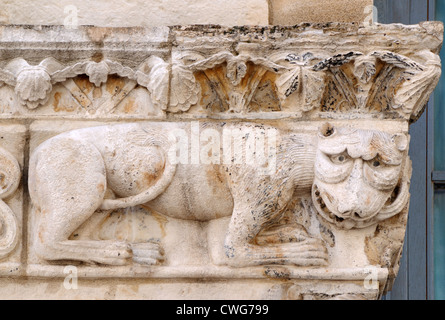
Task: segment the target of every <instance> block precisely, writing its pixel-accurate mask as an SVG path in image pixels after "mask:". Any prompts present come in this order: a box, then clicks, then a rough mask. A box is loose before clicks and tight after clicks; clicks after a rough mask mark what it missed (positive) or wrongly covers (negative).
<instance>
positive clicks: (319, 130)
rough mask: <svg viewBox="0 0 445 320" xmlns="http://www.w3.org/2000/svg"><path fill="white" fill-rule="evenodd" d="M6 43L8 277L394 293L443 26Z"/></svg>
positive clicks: (3, 207) (47, 36)
mask: <svg viewBox="0 0 445 320" xmlns="http://www.w3.org/2000/svg"><path fill="white" fill-rule="evenodd" d="M1 28H2V29H1V31H2V32H1V33H0V50H1V52H2V59H3V60H1V61H0V259H1V260H0V275H4V274H5V273H3V274H2V272H3V271H2V270H6V269H7V268H9V270H12V269H11V265H12V264H14V266H15V265H18V266H19V267H20V268H21V269H20V271H17V272H18V273H19V272H20V275H25V276H27V277H34V276H36V277H40V278H42V277H43V278H44V277H61V276H63V270H64V269H63V268H64V266H65V265H66V264H67V263H68V264H72V263H75V264H76V266H78V268H79V269H80V270H81V272H79V274H81V275H82V276H84V277H92V278H96V277H109V278H132V277H138V278H140V277H145V278H151V277H152V278H157V279H161V280H160V281H163V280H162V279H164V278H166V279H167V280H166V281H170V280H171V279H188V280H187V281H189V280H190V282H193V281H195V280H196V281H199V279H202V278H203V277H204V278H207V279H225V280H227V279H230V280H234V279H235V280H236V279H241V278H242V279H250V280H252V281H256V283H257V284H258V286H260V285H261V286H269V287H267V289H262V291H261V292H262V294H261V295H260V294H259V293H258V296H255V297H256V298H257V297H259V298H283V299H287V298H292V299H300V298H301V299H306V298H308V299H309V298H314V299H319V298H320V299H321V298H330V299H331V298H332V299H342V298H377V297H379V296H381V295H382V294H383V293H384V292H386V291H387V290H388V289H389V288H390V287H391V284H392V281H393V280H394V277H395V275H396V274H397V270H398V264H399V261H400V254H401V250H402V246H403V239H404V234H405V229H406V221H407V215H408V208H409V199H410V194H409V187H410V178H411V160H410V159H409V156H408V149H409V140H410V136H409V125H410V124H411V123H412V122H414V121H416V120H417V119H418V118H419V117H420V116H421V114H422V112H423V109H424V106H425V104H426V103H427V101H428V98H429V96H430V94H431V92H432V91H433V89H434V87H435V86H436V84H437V82H438V80H439V77H440V75H441V63H440V58H439V56H438V53H439V49H440V47H441V45H442V38H443V35H442V34H443V25H442V24H441V23H437V22H427V23H422V24H419V25H413V26H403V25H379V24H377V25H373V26H361V25H356V24H344V23H331V24H300V25H296V26H292V27H279V26H264V27H232V28H228V27H221V26H176V27H165V28H152V29H150V28H94V27H84V26H82V27H79V29H76V30H66V29H64V28H62V27H60V26H51V27H49V26H47V27H44V26H42V27H26V28H25V27H20V26H4V27H1ZM16 39H21V40H20V41H17V40H16ZM37 47H38V48H39V50H35V48H37ZM9 122H12V123H9ZM17 123H18V124H17ZM10 128H13V129H10ZM11 130H12V131H13V130H18V131H20V134H19V135H12V134H11ZM19 138H20V139H19ZM28 138H29V139H28ZM6 150H8V151H6ZM22 160H23V161H22ZM24 164H25V165H24ZM21 176H24V177H27V178H28V181H27V183H26V184H24V185H25V186H26V187H27V188H25V189H26V190H23V191H24V192H23V194H22V193H21V192H22V190H21V187H20V182H21ZM22 208H25V210H24V211H25V212H24V213H23V217H22V216H21V210H22ZM23 223H24V224H25V225H22V224H23ZM22 228H25V229H26V232H25V233H24V234H25V235H27V239H24V238H23V235H22V233H21V232H20V230H21V229H22ZM21 250H23V251H21ZM25 256H26V259H23V257H25ZM19 267H17V268H19ZM2 268H3V269H2ZM17 270H18V269H17ZM197 279H198V280H197ZM235 280H234V281H235ZM308 280H315V281H313V282H311V283H310V285H308V283H309V282H308ZM333 281H335V286H333V285H332V284H333ZM235 282H236V281H235ZM362 282H363V285H359V284H360V283H362ZM271 283H272V284H273V285H271ZM237 284H239V283H237ZM371 284H372V285H371ZM334 287H335V288H334ZM326 288H328V289H326ZM326 290H327V291H326Z"/></svg>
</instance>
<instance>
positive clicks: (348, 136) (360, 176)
mask: <svg viewBox="0 0 445 320" xmlns="http://www.w3.org/2000/svg"><path fill="white" fill-rule="evenodd" d="M408 144H409V141H408V137H407V135H405V134H389V133H386V132H382V131H374V130H361V129H351V128H336V127H333V126H331V125H330V124H325V125H324V126H323V127H322V128H321V129H320V131H319V137H318V149H317V154H316V160H315V168H314V169H315V170H314V172H315V178H314V183H313V186H312V200H313V202H314V205H315V208H316V209H317V211H318V213H319V214H320V215H321V217H322V218H323V219H325V220H326V221H328V222H329V223H332V224H334V225H336V226H337V227H339V228H342V229H351V228H364V227H367V226H369V225H371V224H373V223H376V222H378V221H381V220H384V219H387V218H389V217H391V216H394V215H395V214H397V213H399V212H400V211H402V209H403V208H404V207H405V206H406V205H407V203H408V200H409V180H410V175H411V171H410V170H411V163H410V160H409V159H408V155H407V153H408Z"/></svg>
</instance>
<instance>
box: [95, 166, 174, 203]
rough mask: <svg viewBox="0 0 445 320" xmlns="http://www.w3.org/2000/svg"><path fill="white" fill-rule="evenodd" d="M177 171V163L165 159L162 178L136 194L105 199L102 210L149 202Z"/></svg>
mask: <svg viewBox="0 0 445 320" xmlns="http://www.w3.org/2000/svg"><path fill="white" fill-rule="evenodd" d="M175 172H176V165H175V164H172V163H171V162H170V161H169V160H168V159H167V160H166V161H165V168H164V172H163V173H162V176H161V178H160V179H159V180H158V181H157V182H156V183H155V184H154V185H153V186H151V187H150V188H148V189H147V190H145V191H144V192H142V193H139V194H137V195H135V196H130V197H126V198H118V199H105V200H104V201H103V203H102V205H101V206H100V209H101V210H115V209H122V208H128V207H132V206H136V205H139V204H143V203H147V202H149V201H151V200H153V199H155V198H156V197H157V196H159V195H160V194H161V193H162V192H164V190H165V189H166V188H167V187H168V186H169V185H170V182H171V181H172V179H173V177H174V175H175Z"/></svg>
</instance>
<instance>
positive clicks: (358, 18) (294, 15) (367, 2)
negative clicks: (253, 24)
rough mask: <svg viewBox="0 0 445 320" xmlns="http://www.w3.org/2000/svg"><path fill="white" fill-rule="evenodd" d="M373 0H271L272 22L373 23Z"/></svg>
mask: <svg viewBox="0 0 445 320" xmlns="http://www.w3.org/2000/svg"><path fill="white" fill-rule="evenodd" d="M372 6H373V0H328V1H327V0H311V1H305V0H271V1H270V13H269V15H270V22H271V24H274V25H294V24H297V23H301V22H314V23H317V22H356V23H366V22H367V23H372V21H373V20H372V19H373V15H372Z"/></svg>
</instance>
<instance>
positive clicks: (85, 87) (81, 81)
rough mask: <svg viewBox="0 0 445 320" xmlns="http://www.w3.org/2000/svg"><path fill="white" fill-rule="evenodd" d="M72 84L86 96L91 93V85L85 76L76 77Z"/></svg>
mask: <svg viewBox="0 0 445 320" xmlns="http://www.w3.org/2000/svg"><path fill="white" fill-rule="evenodd" d="M74 82H75V83H76V84H77V86H78V87H79V88H80V90H82V92H84V93H85V94H88V93H90V92H91V90H93V84H92V83H91V82H90V80H89V79H88V76H86V75H81V76H78V77H77V78H75V79H74Z"/></svg>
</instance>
